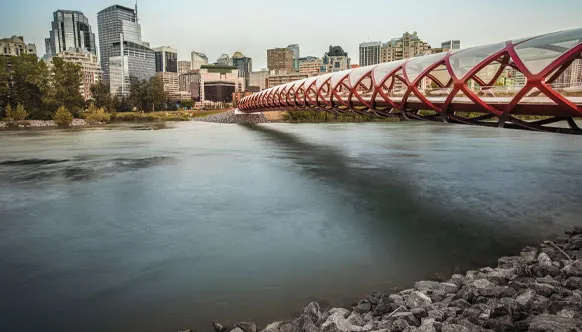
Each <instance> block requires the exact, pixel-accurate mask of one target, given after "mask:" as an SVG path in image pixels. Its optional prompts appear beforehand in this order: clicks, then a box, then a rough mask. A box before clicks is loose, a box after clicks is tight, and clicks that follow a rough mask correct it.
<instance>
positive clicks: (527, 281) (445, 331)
mask: <svg viewBox="0 0 582 332" xmlns="http://www.w3.org/2000/svg"><path fill="white" fill-rule="evenodd" d="M213 327H214V330H215V331H216V332H227V331H230V332H257V331H261V332H318V331H319V332H372V331H381V332H471V331H496V332H497V331H503V332H506V331H519V332H521V331H534V332H546V331H558V332H571V331H582V227H577V228H575V229H572V230H568V231H566V236H565V237H560V238H557V239H555V240H553V241H544V242H543V243H542V244H540V245H538V246H536V247H533V246H528V247H525V248H523V249H522V250H521V251H520V253H519V256H509V257H501V258H499V259H498V265H497V267H495V268H491V267H485V268H482V269H479V270H472V271H467V272H466V273H465V274H464V275H462V274H455V275H453V276H451V278H450V279H448V280H439V281H435V280H426V281H419V282H416V283H415V285H414V288H410V289H406V290H402V291H400V292H398V293H392V294H388V293H373V294H371V295H369V296H368V297H366V298H365V299H362V300H360V301H358V302H357V303H353V305H352V306H350V307H348V308H331V309H329V310H324V309H322V307H321V306H320V305H319V304H318V303H317V302H311V303H309V304H308V305H307V306H306V307H305V308H304V309H303V311H302V314H301V315H300V316H299V317H297V318H295V319H293V320H287V321H278V322H273V323H271V324H269V325H267V326H266V327H264V328H263V329H257V325H256V324H255V323H253V322H239V323H235V324H233V325H231V326H225V325H222V324H220V323H217V322H214V323H213ZM186 331H190V330H186Z"/></svg>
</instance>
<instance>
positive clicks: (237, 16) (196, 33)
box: [0, 0, 582, 70]
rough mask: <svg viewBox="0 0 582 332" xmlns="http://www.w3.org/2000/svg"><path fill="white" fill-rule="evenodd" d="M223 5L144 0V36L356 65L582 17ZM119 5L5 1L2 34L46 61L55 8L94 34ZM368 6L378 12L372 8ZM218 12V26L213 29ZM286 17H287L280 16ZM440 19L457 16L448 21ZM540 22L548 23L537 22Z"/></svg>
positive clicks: (180, 46)
mask: <svg viewBox="0 0 582 332" xmlns="http://www.w3.org/2000/svg"><path fill="white" fill-rule="evenodd" d="M226 2H227V5H226V8H229V10H224V9H223V8H225V7H224V6H221V7H222V8H217V7H216V6H215V5H214V3H213V2H211V1H201V2H198V3H196V4H191V3H190V2H187V1H182V0H176V1H172V2H166V3H164V4H161V3H157V2H155V1H153V0H140V1H139V16H140V24H141V26H142V30H143V31H142V36H143V38H144V40H148V41H149V42H150V43H151V46H152V47H159V46H164V45H167V46H171V47H172V48H176V49H177V50H178V59H179V60H188V59H190V52H191V51H193V50H196V51H199V52H204V53H205V54H206V55H207V56H208V58H209V59H216V58H218V57H219V56H220V55H221V54H223V53H227V54H229V55H232V54H234V53H235V52H237V51H240V52H242V53H243V54H245V55H246V56H248V57H250V58H252V59H253V63H254V64H255V66H254V67H255V70H258V69H260V68H265V67H266V66H267V54H266V53H267V52H266V50H267V49H270V48H278V47H286V46H287V45H289V44H299V46H300V48H301V53H302V55H305V56H316V57H322V56H323V54H324V53H325V52H326V50H327V49H328V48H329V45H340V46H342V48H343V49H344V50H345V51H346V52H348V54H350V55H351V57H352V62H353V63H356V62H358V63H359V59H358V58H357V56H356V55H357V54H358V46H359V44H360V43H363V42H369V41H374V40H388V39H390V38H393V37H396V36H399V35H401V34H402V33H403V32H405V31H408V32H411V33H412V32H414V31H417V32H418V33H419V34H420V35H421V36H422V38H423V40H425V41H427V42H428V43H429V44H430V45H431V46H433V47H439V46H440V44H441V42H443V41H446V40H450V39H460V40H461V42H462V46H463V47H464V48H467V47H471V46H476V45H482V44H488V43H493V42H496V41H498V40H508V39H513V38H520V37H523V36H528V35H533V34H537V33H544V32H548V31H557V30H563V29H568V28H575V27H579V26H580V24H579V13H580V12H582V3H580V2H578V1H572V0H562V1H558V2H552V3H549V2H546V1H539V0H534V1H524V0H516V1H513V2H512V3H507V2H503V1H499V0H495V1H489V2H487V3H476V4H471V5H470V6H468V5H466V4H465V3H464V2H462V1H459V0H448V1H444V2H440V3H439V4H433V3H422V4H419V3H405V4H402V3H399V2H396V1H380V0H371V1H368V2H367V3H366V6H362V4H361V3H339V4H335V3H334V11H332V12H330V11H329V10H326V11H325V13H329V14H326V15H323V16H322V17H317V18H313V17H312V16H306V15H304V11H302V10H301V8H307V7H305V6H309V8H310V10H311V12H323V11H318V10H313V9H314V8H313V7H314V6H315V9H317V8H319V7H322V8H329V6H326V4H328V2H327V1H325V2H320V3H312V2H308V1H305V0H298V1H295V2H294V3H293V4H288V5H287V4H283V6H281V4H274V3H271V2H269V1H266V0H254V1H252V2H250V3H249V2H244V3H243V2H236V1H233V0H226ZM114 4H119V5H122V6H128V7H133V6H134V5H135V3H134V1H109V0H97V1H93V2H91V3H83V4H82V5H81V6H79V3H78V2H77V1H71V0H59V1H51V2H50V3H45V2H41V3H37V2H35V1H32V0H22V1H19V2H16V3H8V4H3V5H2V7H3V9H4V10H6V11H9V12H11V13H14V15H9V17H7V18H6V19H4V20H2V21H1V22H0V35H2V36H4V37H9V36H11V35H22V36H24V37H25V39H26V40H27V42H30V43H35V44H36V45H37V47H38V54H39V56H42V55H43V54H45V53H46V50H45V49H44V38H45V37H46V35H47V32H48V30H49V29H48V27H49V25H50V22H51V21H52V13H53V12H54V11H56V10H58V9H65V10H78V11H81V12H83V13H84V14H85V16H87V17H88V18H89V23H90V24H91V26H93V27H94V29H93V30H94V31H93V32H96V31H95V30H96V29H95V27H96V26H97V12H99V11H101V10H102V9H104V8H106V7H108V6H111V5H114ZM328 5H329V4H328ZM396 7H398V9H399V10H398V12H399V13H414V15H409V14H406V15H404V14H403V15H394V14H390V13H393V12H394V11H393V10H390V9H391V8H392V9H393V8H396ZM369 8H374V10H373V11H370V10H369ZM231 9H232V10H231ZM218 11H220V17H221V20H220V21H221V24H216V23H217V22H216V15H218ZM281 12H285V13H286V14H285V15H281ZM476 13H479V15H475V14H476ZM161 17H163V18H164V19H160V18H161ZM360 17H365V20H364V21H362V22H365V24H366V25H367V27H368V28H367V29H365V30H364V29H362V27H361V25H362V24H361V23H360V22H359V21H358V18H360ZM443 17H452V18H453V19H452V20H443ZM539 17H544V19H543V20H539V19H537V18H539ZM245 18H247V19H245ZM23 22H26V23H23ZM168 22H172V24H168ZM222 22H226V23H222ZM337 22H345V23H343V24H341V23H340V24H337ZM534 22H535V24H532V23H534ZM330 24H335V26H334V29H333V30H330V29H326V27H327V26H329V25H330ZM457 27H462V28H461V29H459V28H457ZM327 31H334V33H333V34H330V33H329V32H327ZM97 33H98V32H97ZM96 39H98V36H96Z"/></svg>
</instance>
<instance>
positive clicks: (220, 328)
mask: <svg viewBox="0 0 582 332" xmlns="http://www.w3.org/2000/svg"><path fill="white" fill-rule="evenodd" d="M212 327H214V331H216V332H224V331H226V327H224V326H223V325H222V324H220V323H218V322H212Z"/></svg>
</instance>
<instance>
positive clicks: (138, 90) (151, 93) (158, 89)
mask: <svg viewBox="0 0 582 332" xmlns="http://www.w3.org/2000/svg"><path fill="white" fill-rule="evenodd" d="M130 90H131V94H130V95H129V102H130V103H131V105H132V106H133V107H135V108H137V109H139V110H142V111H144V112H154V111H160V110H162V109H163V108H164V106H165V104H166V100H167V97H168V95H167V93H166V92H165V91H164V82H163V81H162V80H161V79H160V78H159V77H158V76H153V77H151V78H150V79H149V80H135V81H132V83H131V85H130Z"/></svg>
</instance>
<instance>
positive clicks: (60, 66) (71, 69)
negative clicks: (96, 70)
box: [52, 57, 85, 114]
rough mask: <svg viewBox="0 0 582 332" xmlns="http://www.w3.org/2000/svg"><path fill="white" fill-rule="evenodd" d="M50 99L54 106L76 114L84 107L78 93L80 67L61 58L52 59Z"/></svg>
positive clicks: (80, 76) (80, 75) (83, 101)
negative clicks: (62, 107)
mask: <svg viewBox="0 0 582 332" xmlns="http://www.w3.org/2000/svg"><path fill="white" fill-rule="evenodd" d="M52 63H53V68H52V74H53V75H52V97H53V98H54V99H53V100H54V102H55V103H56V105H58V106H59V108H60V107H61V106H64V107H65V108H66V109H67V110H70V111H72V112H73V114H77V113H78V112H79V111H81V109H82V108H83V106H84V105H85V100H84V99H83V96H82V95H81V92H80V91H79V87H80V86H81V79H82V77H83V74H82V72H81V67H80V66H79V65H77V64H75V63H70V62H66V61H65V60H63V59H62V58H59V57H53V58H52Z"/></svg>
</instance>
